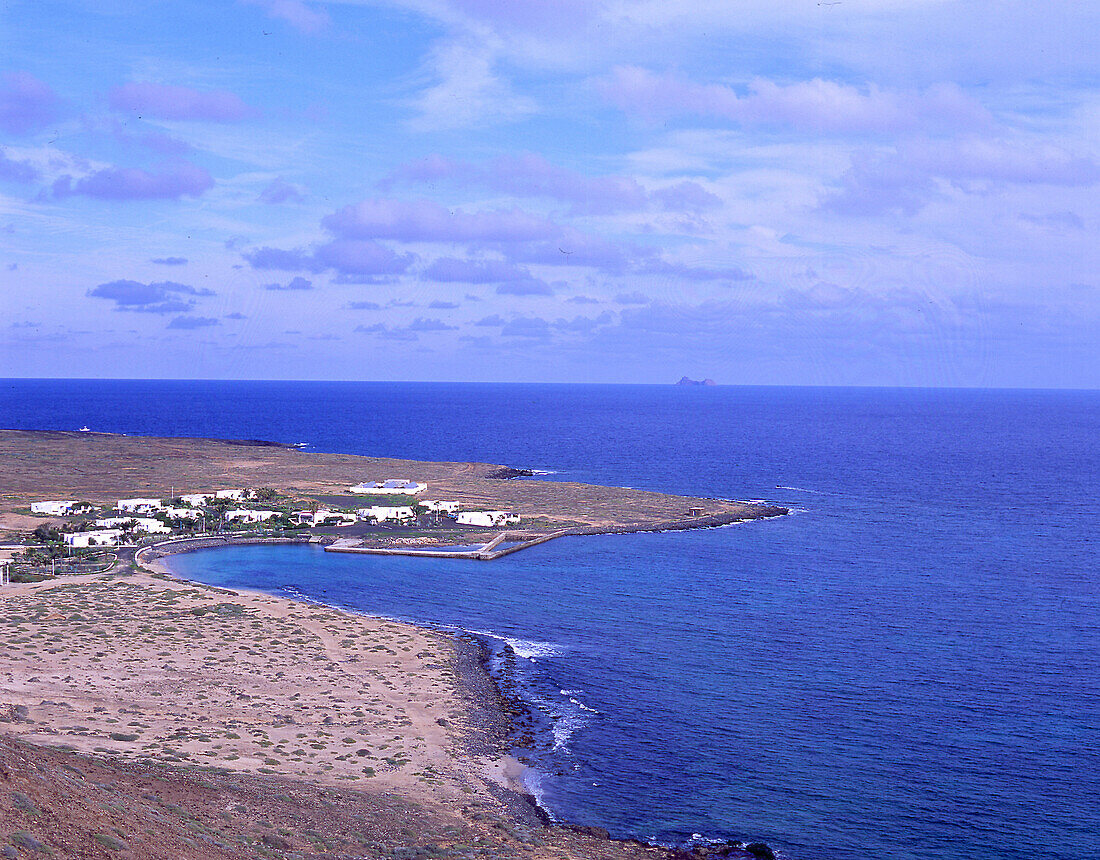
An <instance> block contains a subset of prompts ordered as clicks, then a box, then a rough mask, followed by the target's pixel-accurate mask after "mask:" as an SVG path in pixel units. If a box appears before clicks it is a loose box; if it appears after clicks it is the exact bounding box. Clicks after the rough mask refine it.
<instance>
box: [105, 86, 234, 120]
mask: <svg viewBox="0 0 1100 860" xmlns="http://www.w3.org/2000/svg"><path fill="white" fill-rule="evenodd" d="M108 100H109V102H110V105H111V107H112V108H114V109H115V110H116V111H122V112H127V113H134V114H138V115H140V116H142V117H155V118H157V119H167V120H204V121H206V122H237V121H239V120H242V119H245V118H247V117H249V116H253V115H254V114H255V113H256V111H255V110H254V109H253V108H250V107H249V106H248V105H246V104H245V103H244V102H243V101H241V98H240V96H238V95H236V94H235V93H231V92H227V91H225V90H210V91H208V92H200V91H199V90H193V89H191V88H190V87H178V86H172V85H169V84H154V83H149V82H136V81H133V82H130V83H127V84H123V85H122V86H121V87H115V88H114V89H112V90H111V92H110V95H109V96H108Z"/></svg>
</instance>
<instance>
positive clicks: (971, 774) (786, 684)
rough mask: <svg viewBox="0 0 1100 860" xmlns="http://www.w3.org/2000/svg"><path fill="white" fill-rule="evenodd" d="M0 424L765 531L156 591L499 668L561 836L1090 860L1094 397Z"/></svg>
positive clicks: (244, 565)
mask: <svg viewBox="0 0 1100 860" xmlns="http://www.w3.org/2000/svg"><path fill="white" fill-rule="evenodd" d="M382 407H385V408H382ZM382 414H385V415H388V416H395V415H396V416H399V417H398V419H397V420H396V421H394V420H390V419H387V420H383V419H382V418H380V417H379V416H380V415H382ZM0 416H3V419H2V420H0V424H5V425H8V426H24V427H37V428H48V427H58V428H61V429H73V428H75V427H79V426H81V425H83V424H87V425H88V426H90V427H92V428H93V429H96V430H113V431H116V432H132V433H146V434H148V433H159V434H164V435H172V434H175V435H212V436H223V437H251V438H273V439H276V440H278V441H285V442H298V441H307V442H309V443H310V445H311V447H312V448H313V449H315V450H332V451H350V452H356V453H366V454H385V455H392V456H403V457H417V458H423V459H455V460H481V461H488V462H502V463H507V464H509V465H514V466H527V467H534V468H541V469H546V470H554V471H555V472H556V474H553V475H551V476H549V477H550V478H551V479H565V480H586V481H596V482H603V483H613V484H622V485H628V486H637V487H651V488H654V489H662V490H668V491H678V492H693V493H701V494H705V495H717V496H724V497H738V498H766V499H769V500H772V501H776V502H779V503H781V504H786V505H791V506H793V507H794V508H796V511H797V512H796V514H795V515H794V516H791V517H788V518H784V519H782V520H774V521H768V522H762V523H753V524H748V525H741V526H735V527H730V528H724V529H715V530H709V531H701V532H692V533H671V534H653V535H629V536H605V537H593V538H570V539H563V540H560V541H555V542H551V543H549V544H545V545H542V546H539V547H535V548H533V549H531V550H526V551H524V552H522V553H519V554H516V555H512V556H508V557H505V558H502V559H499V560H497V561H494V562H488V563H484V562H473V561H464V560H445V559H419V558H388V557H371V556H342V555H335V554H325V553H322V552H320V551H318V550H317V549H315V548H306V547H292V548H289V547H283V548H267V547H249V548H245V547H242V548H235V549H227V550H217V551H209V552H204V553H195V554H192V555H189V556H180V557H177V558H176V559H175V560H174V561H173V564H174V566H175V567H176V568H177V569H178V570H179V571H180V572H181V573H183V574H184V575H187V576H192V577H194V578H196V579H202V580H204V581H208V582H212V583H217V584H221V585H229V586H232V585H238V586H249V585H251V586H258V587H263V588H267V589H270V590H272V591H284V590H290V592H291V593H302V594H305V595H308V596H310V597H313V598H315V599H319V600H323V601H327V602H331V603H335V604H338V605H344V606H350V607H355V608H358V609H361V610H364V611H368V612H374V613H379V614H384V615H389V616H394V617H400V618H405V619H409V620H413V621H420V622H430V623H435V624H441V625H453V626H456V627H461V628H464V629H472V630H477V631H481V632H482V633H484V634H486V635H488V636H489V637H490V641H492V642H494V643H497V646H498V648H499V647H500V646H501V644H502V643H503V642H504V641H506V640H508V641H511V643H512V644H513V646H514V648H515V650H516V653H517V654H519V655H521V656H520V660H519V663H520V665H521V667H522V671H521V672H520V679H521V683H522V685H523V692H524V694H525V696H526V698H527V699H528V700H529V701H530V702H531V703H532V706H533V707H534V708H535V709H536V713H538V714H539V716H540V719H541V725H542V726H543V729H544V731H543V732H541V733H540V735H539V740H538V742H537V743H536V748H535V749H533V750H530V751H528V752H529V754H530V756H531V758H532V759H533V760H534V761H535V762H536V771H537V773H538V774H539V778H538V785H537V790H538V792H539V795H540V797H542V798H543V800H544V802H545V803H546V805H547V806H548V807H549V808H550V809H551V810H552V811H553V812H554V813H555V814H556V815H558V816H560V817H562V818H565V819H570V820H576V821H583V822H586V823H592V824H602V825H604V826H606V827H608V828H609V829H611V830H612V831H613V832H614V833H616V834H618V835H624V836H625V835H634V836H639V837H642V838H657V839H660V840H662V841H666V842H678V841H682V840H686V839H689V838H690V837H691V836H692V834H702V835H704V836H708V837H709V836H714V837H719V836H727V835H728V836H738V837H752V838H762V839H765V840H766V841H768V842H769V843H772V844H774V845H776V846H779V847H780V848H781V849H782V850H783V851H784V852H785V853H787V854H788V855H789V856H792V857H797V858H803V860H805V858H826V860H849V858H851V860H855V858H867V857H892V858H893V857H898V858H916V857H922V858H923V857H928V856H937V857H945V858H960V860H961V858H964V857H965V858H973V857H982V858H1030V857H1037V856H1041V857H1048V858H1065V860H1069V858H1085V857H1095V856H1100V835H1098V834H1100V813H1098V811H1097V803H1096V799H1097V798H1098V797H1100V602H1098V597H1100V584H1098V581H1097V573H1098V572H1100V563H1098V562H1100V552H1098V549H1097V538H1096V535H1097V534H1098V533H1100V531H1098V529H1097V519H1098V518H1097V514H1096V505H1097V499H1098V497H1100V492H1098V491H1100V448H1098V447H1097V445H1096V440H1097V439H1098V438H1100V395H1098V394H1096V393H1081V392H983V391H973V392H969V391H876V390H850V389H835V390H829V389H738V388H732V389H727V388H714V389H677V388H673V387H668V388H655V387H630V386H458V385H455V386H443V385H381V384H372V385H352V384H346V385H344V384H339V385H337V384H290V383H73V382H67V383H34V382H18V383H11V382H8V383H3V384H0ZM439 416H447V418H446V421H441V420H439ZM410 477H414V476H410Z"/></svg>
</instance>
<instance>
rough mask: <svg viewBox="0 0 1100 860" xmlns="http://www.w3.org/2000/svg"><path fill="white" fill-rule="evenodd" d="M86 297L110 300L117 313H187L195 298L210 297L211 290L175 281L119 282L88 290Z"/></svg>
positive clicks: (110, 282) (111, 282)
mask: <svg viewBox="0 0 1100 860" xmlns="http://www.w3.org/2000/svg"><path fill="white" fill-rule="evenodd" d="M87 295H89V296H91V297H92V298H97V299H107V300H109V301H113V302H114V303H115V310H116V311H138V312H141V313H151V314H168V313H179V312H181V311H187V310H190V309H191V308H193V307H194V306H195V298H204V297H207V296H212V295H214V291H213V290H209V289H206V288H195V287H191V286H188V285H187V284H178V283H175V282H174V281H160V282H155V283H149V284H145V283H141V282H140V281H129V280H119V281H109V282H107V283H103V284H98V285H97V286H95V287H92V288H91V289H90V290H88V292H87Z"/></svg>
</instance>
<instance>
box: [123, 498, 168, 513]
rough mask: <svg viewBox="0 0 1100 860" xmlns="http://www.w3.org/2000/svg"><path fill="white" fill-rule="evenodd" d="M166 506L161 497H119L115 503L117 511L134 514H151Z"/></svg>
mask: <svg viewBox="0 0 1100 860" xmlns="http://www.w3.org/2000/svg"><path fill="white" fill-rule="evenodd" d="M163 507H164V505H162V504H161V501H160V499H119V500H118V504H117V505H115V510H116V511H123V512H126V513H134V514H151V513H153V511H159V510H161V509H162V508H163Z"/></svg>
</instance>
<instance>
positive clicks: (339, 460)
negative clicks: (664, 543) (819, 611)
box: [0, 430, 786, 531]
mask: <svg viewBox="0 0 1100 860" xmlns="http://www.w3.org/2000/svg"><path fill="white" fill-rule="evenodd" d="M501 469H502V467H501V466H499V465H494V464H490V463H439V462H422V461H417V460H395V459H391V458H386V457H364V456H359V455H352V454H327V453H314V452H306V451H299V450H297V449H294V448H289V447H286V446H282V445H272V444H270V443H262V442H235V441H224V440H219V439H183V438H181V439H162V438H151V437H138V436H121V435H117V434H111V433H80V432H64V431H27V430H0V530H3V529H9V530H11V529H20V528H23V529H26V528H34V526H35V525H36V524H37V523H39V522H41V520H37V519H34V518H31V517H28V516H26V515H23V514H21V513H20V511H21V510H25V509H26V508H27V507H28V506H29V504H30V502H31V501H35V500H43V499H55V498H65V499H68V498H77V499H80V500H82V501H88V502H94V503H97V504H104V503H111V504H113V503H114V501H115V500H117V499H118V498H120V496H127V495H131V496H136V495H151V496H161V497H168V496H170V495H178V494H180V493H188V492H203V491H207V490H210V489H217V488H235V487H267V488H270V489H273V490H277V491H279V492H281V493H285V494H287V495H291V496H294V495H298V496H302V497H308V496H313V497H317V496H333V495H340V496H346V495H347V488H348V487H349V486H351V485H353V484H357V483H359V482H360V481H363V480H366V479H370V480H382V479H385V478H390V477H401V478H408V479H410V480H416V481H423V482H425V483H426V484H427V485H428V491H427V492H426V493H425V494H424V495H425V498H435V499H448V500H454V501H459V502H462V503H463V504H464V505H467V506H481V507H493V508H498V509H503V510H510V511H515V512H516V513H517V514H519V515H520V518H521V524H522V526H523V527H524V528H532V529H539V530H543V531H552V530H554V529H559V528H570V527H575V528H577V527H579V528H591V529H594V530H598V531H615V530H619V529H645V528H661V527H662V525H663V524H665V523H668V522H670V521H676V520H679V519H681V518H683V517H684V516H686V515H687V512H688V511H689V510H690V509H692V508H698V509H700V510H702V511H703V512H704V513H705V514H706V515H710V516H716V515H720V516H724V517H728V518H732V519H738V518H744V519H754V518H757V517H761V516H774V515H775V514H776V513H785V512H786V511H784V510H782V509H779V510H775V509H771V511H770V513H769V512H768V509H767V506H765V505H753V504H748V503H745V502H735V501H725V500H720V499H702V498H690V497H685V496H675V495H670V494H667V493H655V492H649V491H646V490H634V489H629V488H626V487H600V486H595V485H591V484H580V483H575V482H568V481H539V480H527V479H524V480H498V479H494V478H492V477H490V476H491V475H493V474H494V473H499V472H500V471H501Z"/></svg>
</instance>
